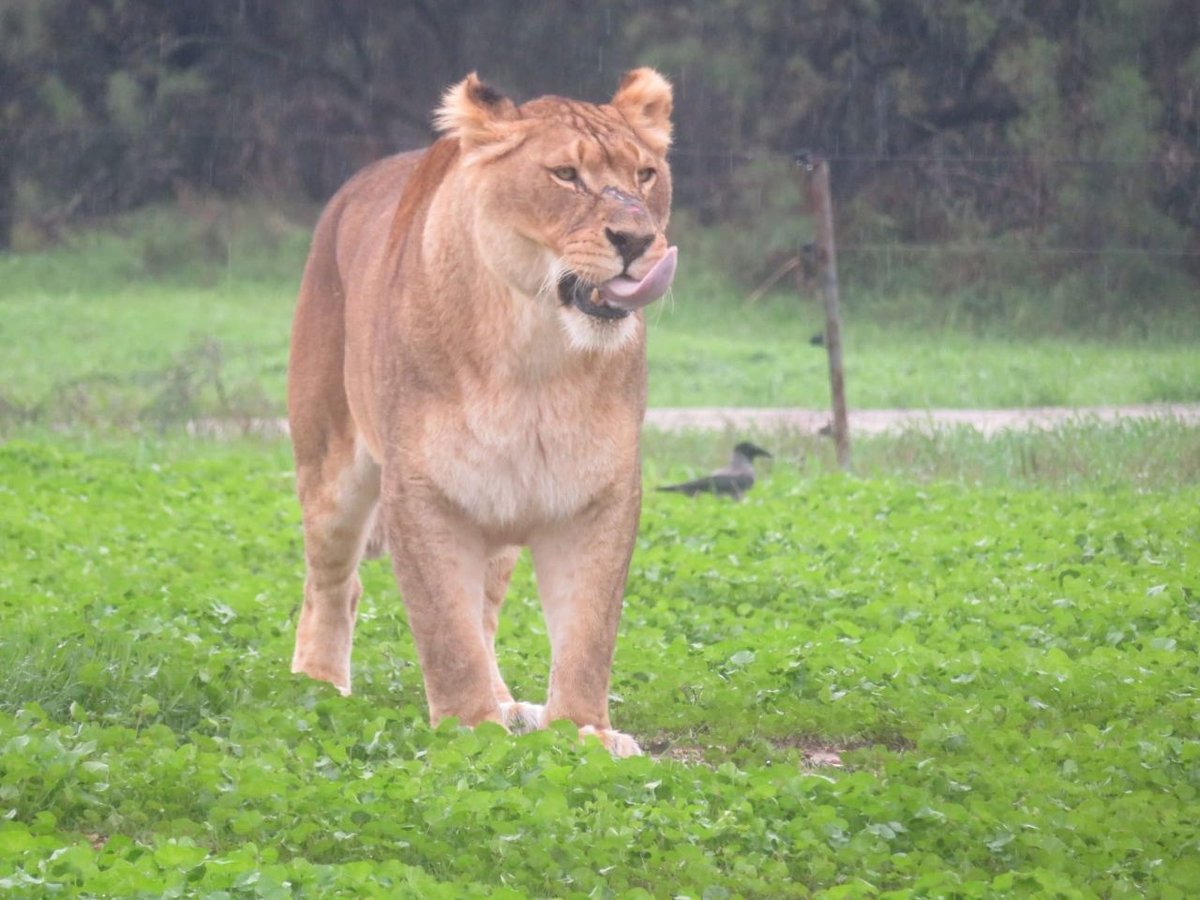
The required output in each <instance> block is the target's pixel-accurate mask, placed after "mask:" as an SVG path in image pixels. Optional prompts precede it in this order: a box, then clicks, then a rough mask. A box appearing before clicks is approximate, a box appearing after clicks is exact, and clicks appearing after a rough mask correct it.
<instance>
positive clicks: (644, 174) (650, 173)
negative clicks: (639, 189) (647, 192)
mask: <svg viewBox="0 0 1200 900" xmlns="http://www.w3.org/2000/svg"><path fill="white" fill-rule="evenodd" d="M657 174H658V170H657V169H638V183H639V184H649V183H650V182H651V181H653V180H654V176H655V175H657Z"/></svg>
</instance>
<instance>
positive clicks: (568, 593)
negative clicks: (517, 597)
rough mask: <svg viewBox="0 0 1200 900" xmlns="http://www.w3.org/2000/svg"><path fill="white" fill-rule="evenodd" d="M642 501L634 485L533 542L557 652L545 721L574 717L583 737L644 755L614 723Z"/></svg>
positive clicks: (554, 652)
mask: <svg viewBox="0 0 1200 900" xmlns="http://www.w3.org/2000/svg"><path fill="white" fill-rule="evenodd" d="M640 500H641V495H640V489H639V488H638V487H637V486H633V487H632V488H631V489H630V490H629V491H628V492H626V493H625V494H624V495H623V496H619V497H616V498H614V499H612V500H611V501H609V502H606V503H599V504H595V505H593V506H592V507H590V508H589V509H588V510H587V511H586V512H585V513H583V514H581V515H580V516H578V517H576V518H575V519H572V520H570V521H568V522H559V523H555V524H554V525H552V526H549V527H547V528H546V529H544V530H543V531H541V532H540V533H538V534H537V535H536V536H535V537H534V539H533V540H531V541H530V550H531V551H532V553H533V565H534V571H535V573H536V575H537V581H538V592H539V594H540V595H541V600H542V609H543V612H544V614H545V617H546V628H547V630H548V631H549V633H550V647H551V662H550V687H549V691H548V693H547V697H546V708H545V711H544V713H543V716H542V723H543V725H545V724H549V723H550V722H552V721H554V720H556V719H570V720H571V721H572V722H574V723H575V724H576V725H578V726H579V731H580V734H581V735H589V734H593V735H595V736H596V737H598V738H599V739H600V740H601V742H602V743H603V744H604V745H605V747H607V748H608V749H609V750H610V751H611V752H612V754H613V755H614V756H637V755H640V754H641V752H642V751H641V748H639V747H638V744H637V742H636V741H635V740H634V739H633V738H632V737H630V736H629V735H627V734H623V733H622V732H619V731H615V730H614V729H613V728H612V725H611V723H610V722H609V718H608V686H609V678H610V675H611V671H612V659H613V650H614V648H615V645H616V637H617V625H618V623H619V621H620V618H621V605H622V602H623V595H624V591H625V578H626V575H627V574H628V571H629V558H630V555H631V554H632V552H633V543H634V539H635V537H636V535H637V522H638V512H639V508H640Z"/></svg>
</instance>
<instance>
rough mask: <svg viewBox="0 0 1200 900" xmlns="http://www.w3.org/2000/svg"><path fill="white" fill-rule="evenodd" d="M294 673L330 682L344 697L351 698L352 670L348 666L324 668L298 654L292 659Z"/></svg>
mask: <svg viewBox="0 0 1200 900" xmlns="http://www.w3.org/2000/svg"><path fill="white" fill-rule="evenodd" d="M292 672H293V673H294V674H296V675H307V676H308V677H309V678H313V679H316V680H317V681H328V682H329V683H330V684H332V685H333V686H334V687H335V688H337V689H338V692H339V693H340V694H341V695H342V696H343V697H349V696H350V668H349V667H348V666H323V665H318V664H317V663H315V662H313V661H311V660H305V659H303V658H302V657H301V656H300V654H298V653H297V655H296V657H295V658H293V659H292Z"/></svg>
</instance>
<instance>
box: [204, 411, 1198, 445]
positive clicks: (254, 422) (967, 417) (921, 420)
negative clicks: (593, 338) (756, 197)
mask: <svg viewBox="0 0 1200 900" xmlns="http://www.w3.org/2000/svg"><path fill="white" fill-rule="evenodd" d="M849 418H850V433H851V434H884V433H886V432H889V431H890V432H895V431H905V430H909V429H918V430H921V431H931V430H934V429H937V428H955V427H962V426H966V427H970V428H974V429H976V430H977V431H980V432H982V433H983V434H995V433H997V432H999V431H1005V430H1013V429H1018V430H1020V429H1034V428H1040V429H1047V428H1053V427H1055V426H1057V425H1062V424H1065V423H1070V422H1076V423H1088V422H1114V421H1117V420H1121V419H1171V420H1174V421H1177V422H1181V423H1183V424H1185V425H1192V426H1200V403H1162V404H1155V405H1151V406H1086V407H1078V408H1074V407H1066V406H1043V407H1031V408H1028V409H856V410H851V411H850V413H849ZM829 419H830V416H829V412H828V411H827V410H822V409H795V408H787V409H766V408H757V409H756V408H752V407H740V408H735V407H686V408H684V407H660V408H657V409H650V410H647V411H646V427H647V428H655V429H658V430H660V431H747V430H751V431H758V432H778V431H798V432H816V431H819V430H820V429H821V428H822V427H824V426H825V425H827V424H828V423H829ZM188 432H189V433H190V434H193V435H196V436H204V437H231V436H233V435H237V434H262V435H280V434H286V433H287V422H286V421H284V420H282V419H248V420H237V419H199V420H196V421H194V422H189V423H188Z"/></svg>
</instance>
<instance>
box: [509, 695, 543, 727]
mask: <svg viewBox="0 0 1200 900" xmlns="http://www.w3.org/2000/svg"><path fill="white" fill-rule="evenodd" d="M543 709H544V707H543V706H541V705H540V704H537V703H521V702H520V701H517V700H514V701H512V702H510V703H501V704H500V718H501V720H502V721H503V722H504V727H505V728H507V729H508V730H509V731H511V732H513V733H515V734H527V733H529V732H530V731H537V729H538V728H540V727H541V724H542V710H543Z"/></svg>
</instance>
